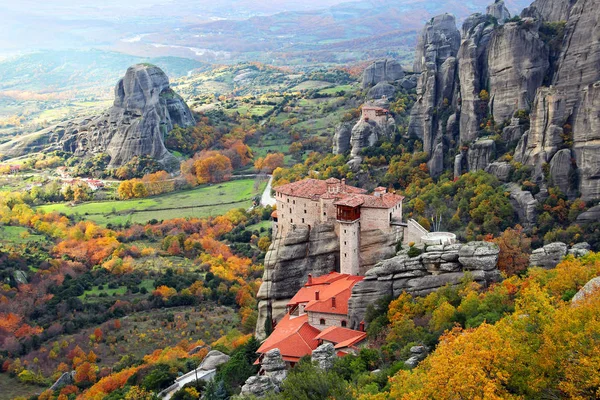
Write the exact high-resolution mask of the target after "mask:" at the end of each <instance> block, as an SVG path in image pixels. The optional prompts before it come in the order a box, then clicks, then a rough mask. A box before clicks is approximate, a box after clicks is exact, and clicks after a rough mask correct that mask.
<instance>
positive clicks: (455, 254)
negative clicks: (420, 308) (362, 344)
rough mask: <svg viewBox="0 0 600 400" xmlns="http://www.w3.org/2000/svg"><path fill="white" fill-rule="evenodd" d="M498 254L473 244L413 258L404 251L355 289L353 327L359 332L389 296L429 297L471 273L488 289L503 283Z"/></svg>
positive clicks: (430, 249)
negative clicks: (371, 311)
mask: <svg viewBox="0 0 600 400" xmlns="http://www.w3.org/2000/svg"><path fill="white" fill-rule="evenodd" d="M498 253H499V249H498V246H496V245H495V244H493V243H488V242H470V243H467V244H464V245H463V244H451V245H445V246H444V245H436V246H428V247H427V249H426V251H425V252H424V253H423V254H421V255H419V256H417V257H413V258H411V257H409V256H408V255H407V254H406V251H402V252H400V253H398V255H397V256H396V257H393V258H390V259H387V260H384V261H381V262H380V263H378V264H377V265H375V267H373V268H371V269H370V270H369V271H367V273H366V274H365V279H364V280H363V281H361V282H359V283H357V284H356V285H355V286H354V288H353V289H352V296H351V297H350V300H349V302H348V313H349V316H350V320H351V327H352V328H355V329H356V328H358V326H359V324H360V322H361V321H362V320H364V317H365V313H366V310H367V307H368V306H369V304H373V303H374V302H375V301H377V300H378V299H380V298H382V297H385V296H394V297H397V296H399V295H400V293H402V292H407V293H410V294H412V295H415V296H426V295H427V294H429V293H431V292H433V291H436V290H438V289H439V288H440V287H442V286H444V285H446V284H450V285H457V284H459V283H460V282H461V280H462V279H463V278H464V277H465V273H466V272H467V271H468V273H469V274H470V275H471V276H472V278H473V279H474V280H475V281H476V282H479V283H481V284H484V285H486V284H489V283H490V282H494V281H497V280H499V279H500V272H499V271H498V269H497V268H496V264H497V261H498Z"/></svg>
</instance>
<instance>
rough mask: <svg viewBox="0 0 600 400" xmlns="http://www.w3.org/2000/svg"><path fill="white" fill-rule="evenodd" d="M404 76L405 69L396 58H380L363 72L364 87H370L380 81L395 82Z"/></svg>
mask: <svg viewBox="0 0 600 400" xmlns="http://www.w3.org/2000/svg"><path fill="white" fill-rule="evenodd" d="M403 77H404V70H403V69H402V66H401V65H400V63H399V62H397V61H395V60H389V59H385V60H378V61H375V62H374V63H373V64H371V65H369V66H368V67H367V68H366V69H365V71H364V72H363V80H362V87H363V88H368V87H370V86H372V85H377V84H378V83H380V82H394V81H397V80H399V79H402V78H403Z"/></svg>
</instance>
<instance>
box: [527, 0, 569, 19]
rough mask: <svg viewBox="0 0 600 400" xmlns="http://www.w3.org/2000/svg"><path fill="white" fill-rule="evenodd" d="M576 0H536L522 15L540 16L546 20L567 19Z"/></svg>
mask: <svg viewBox="0 0 600 400" xmlns="http://www.w3.org/2000/svg"><path fill="white" fill-rule="evenodd" d="M575 1H576V0H535V1H534V2H533V3H532V4H531V5H530V6H529V7H527V8H525V9H524V10H523V12H522V13H521V17H531V18H539V19H542V20H544V21H549V22H556V21H566V20H567V19H568V18H569V13H570V10H571V7H572V6H573V3H575Z"/></svg>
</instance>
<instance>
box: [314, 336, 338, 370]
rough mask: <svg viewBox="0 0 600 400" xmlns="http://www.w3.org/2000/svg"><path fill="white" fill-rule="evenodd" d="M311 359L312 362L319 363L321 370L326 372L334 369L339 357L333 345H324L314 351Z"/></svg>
mask: <svg viewBox="0 0 600 400" xmlns="http://www.w3.org/2000/svg"><path fill="white" fill-rule="evenodd" d="M310 358H311V361H312V362H315V363H317V365H318V366H319V368H321V369H322V370H325V371H326V370H329V369H331V368H333V363H334V361H335V359H336V358H337V355H336V354H335V348H334V347H333V344H331V343H324V344H322V345H320V346H319V347H317V348H316V349H314V350H313V352H312V355H311V357H310Z"/></svg>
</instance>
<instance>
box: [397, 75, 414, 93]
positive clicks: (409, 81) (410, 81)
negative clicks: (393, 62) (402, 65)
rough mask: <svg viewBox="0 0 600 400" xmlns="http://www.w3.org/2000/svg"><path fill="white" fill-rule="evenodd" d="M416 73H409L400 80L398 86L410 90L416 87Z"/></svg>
mask: <svg viewBox="0 0 600 400" xmlns="http://www.w3.org/2000/svg"><path fill="white" fill-rule="evenodd" d="M417 81H418V77H417V75H409V76H407V77H405V78H404V79H402V80H401V81H400V86H402V87H403V88H404V89H406V90H412V89H414V88H416V87H417Z"/></svg>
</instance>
